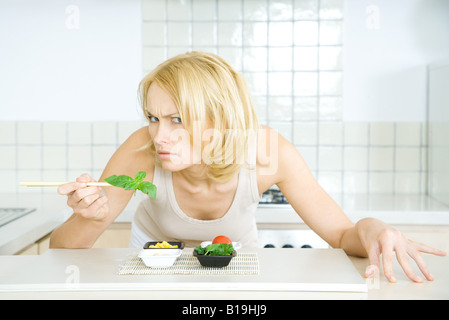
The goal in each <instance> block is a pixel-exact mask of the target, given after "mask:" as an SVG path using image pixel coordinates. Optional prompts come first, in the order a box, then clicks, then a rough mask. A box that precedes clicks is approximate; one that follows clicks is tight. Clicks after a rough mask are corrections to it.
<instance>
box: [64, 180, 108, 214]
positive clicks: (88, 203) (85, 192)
mask: <svg viewBox="0 0 449 320" xmlns="http://www.w3.org/2000/svg"><path fill="white" fill-rule="evenodd" d="M92 181H95V180H94V179H92V177H90V176H89V175H87V174H84V175H81V176H80V177H78V178H77V179H76V182H70V183H67V184H64V185H62V186H60V187H59V188H58V192H59V193H60V194H63V195H67V196H68V199H67V205H68V206H69V207H71V208H72V209H73V212H74V213H77V214H80V215H81V216H83V217H84V218H87V219H94V220H98V219H103V218H104V217H105V216H106V215H107V212H108V208H109V207H108V198H107V196H106V194H105V193H104V192H103V191H102V189H101V188H99V187H87V186H86V183H87V182H92Z"/></svg>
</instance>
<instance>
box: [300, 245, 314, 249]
mask: <svg viewBox="0 0 449 320" xmlns="http://www.w3.org/2000/svg"><path fill="white" fill-rule="evenodd" d="M301 248H304V249H310V248H312V246H311V245H310V244H304V245H302V246H301Z"/></svg>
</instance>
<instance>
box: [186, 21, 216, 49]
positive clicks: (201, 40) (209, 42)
mask: <svg viewBox="0 0 449 320" xmlns="http://www.w3.org/2000/svg"><path fill="white" fill-rule="evenodd" d="M192 36H193V39H192V40H193V43H192V45H193V46H195V47H199V46H215V45H216V44H217V25H216V24H215V23H214V22H194V23H193V24H192Z"/></svg>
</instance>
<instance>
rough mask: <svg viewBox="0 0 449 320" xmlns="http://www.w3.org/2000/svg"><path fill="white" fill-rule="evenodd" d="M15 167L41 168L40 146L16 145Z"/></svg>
mask: <svg viewBox="0 0 449 320" xmlns="http://www.w3.org/2000/svg"><path fill="white" fill-rule="evenodd" d="M17 168H18V169H19V170H20V169H39V170H40V169H41V168H42V148H41V147H40V146H18V147H17Z"/></svg>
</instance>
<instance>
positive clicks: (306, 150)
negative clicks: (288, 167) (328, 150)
mask: <svg viewBox="0 0 449 320" xmlns="http://www.w3.org/2000/svg"><path fill="white" fill-rule="evenodd" d="M297 149H298V151H299V153H300V154H301V156H302V157H303V159H304V161H305V162H306V164H307V166H308V167H309V169H310V170H312V171H315V170H317V167H318V166H317V148H316V147H307V146H298V147H297Z"/></svg>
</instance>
